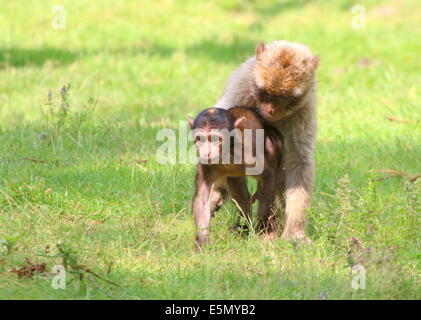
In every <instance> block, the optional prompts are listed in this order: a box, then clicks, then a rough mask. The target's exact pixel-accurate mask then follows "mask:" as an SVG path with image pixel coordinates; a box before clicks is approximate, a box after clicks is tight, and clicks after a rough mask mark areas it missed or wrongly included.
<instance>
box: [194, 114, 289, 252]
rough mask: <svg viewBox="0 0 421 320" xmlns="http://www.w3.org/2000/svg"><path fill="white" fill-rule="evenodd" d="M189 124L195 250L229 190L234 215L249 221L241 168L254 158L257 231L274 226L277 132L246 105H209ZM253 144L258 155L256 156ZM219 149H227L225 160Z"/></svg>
mask: <svg viewBox="0 0 421 320" xmlns="http://www.w3.org/2000/svg"><path fill="white" fill-rule="evenodd" d="M189 123H190V127H191V128H192V130H193V139H194V142H195V145H196V147H197V149H198V154H199V163H198V165H197V172H196V191H195V195H194V198H193V215H194V218H195V223H196V227H197V233H196V247H197V248H198V249H201V248H202V247H203V245H205V244H207V243H208V242H209V239H210V220H211V217H212V216H213V215H214V213H215V212H216V211H217V210H218V209H219V208H220V207H221V206H222V205H223V203H224V202H225V201H226V200H227V199H228V196H229V192H230V193H231V196H232V198H233V199H234V200H235V201H236V202H237V204H238V206H239V209H240V215H241V216H243V217H244V218H245V219H246V221H247V222H248V224H249V225H250V224H251V208H250V193H249V191H248V189H247V183H246V178H245V177H246V176H247V175H248V173H247V168H251V167H253V166H256V165H257V164H256V162H257V161H262V164H263V165H262V167H261V169H262V170H260V172H255V174H253V173H252V174H251V176H252V177H253V178H255V179H257V181H258V187H257V193H258V198H259V208H258V225H257V226H258V230H259V231H263V232H265V233H267V234H269V233H270V232H272V230H273V229H275V225H276V221H275V220H274V216H273V215H272V204H273V202H274V198H275V193H276V192H275V185H276V179H277V176H276V172H277V171H278V170H279V167H280V164H281V160H282V149H283V144H282V137H281V136H280V135H279V133H278V132H277V131H276V130H275V129H273V128H271V127H270V126H269V125H267V124H266V123H265V122H264V121H263V120H262V119H261V118H259V116H258V115H257V114H256V113H255V112H254V111H253V110H252V109H249V108H244V107H237V108H232V109H230V110H225V109H219V108H209V109H206V110H204V111H202V112H201V113H200V114H199V115H198V116H197V117H196V119H194V120H193V119H189ZM235 129H237V131H236V132H235ZM247 129H249V131H248V133H249V134H247ZM259 129H263V131H262V132H261V133H263V135H261V136H260V137H261V138H263V139H262V140H263V141H258V138H259V135H258V133H257V131H258V130H259ZM224 130H226V131H224ZM226 139H228V140H226ZM250 140H251V141H250ZM237 142H239V143H241V146H242V147H241V148H239V149H236V147H235V143H237ZM224 143H227V146H229V149H228V150H223V144H224ZM259 143H260V144H261V145H260V147H262V150H263V153H262V154H259V150H258V147H259V145H258V144H259ZM247 145H248V146H251V150H249V151H251V154H249V155H248V154H247V152H246V146H247ZM224 151H227V152H228V154H227V155H228V157H227V158H225V160H228V161H224V159H223V157H224ZM238 151H239V152H240V154H241V157H240V161H235V156H236V152H238ZM260 156H263V157H260ZM228 190H229V192H228Z"/></svg>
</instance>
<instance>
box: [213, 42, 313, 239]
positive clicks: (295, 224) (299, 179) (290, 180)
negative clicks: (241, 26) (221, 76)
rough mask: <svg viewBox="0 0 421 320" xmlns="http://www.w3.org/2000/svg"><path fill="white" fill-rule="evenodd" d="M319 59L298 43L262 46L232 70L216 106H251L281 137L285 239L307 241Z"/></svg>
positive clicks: (281, 191)
mask: <svg viewBox="0 0 421 320" xmlns="http://www.w3.org/2000/svg"><path fill="white" fill-rule="evenodd" d="M318 64H319V58H318V56H314V55H313V54H312V53H311V52H310V50H309V49H308V48H307V47H306V46H305V45H302V44H299V43H291V42H287V41H274V42H272V43H270V44H268V45H264V44H263V43H262V42H261V43H260V44H259V45H258V46H257V48H256V55H255V56H254V57H252V58H250V59H248V60H247V61H246V62H244V63H243V64H242V65H241V66H240V67H239V68H238V69H237V70H235V71H234V72H233V74H232V75H231V77H230V78H229V80H228V83H227V85H226V87H225V89H224V92H223V94H222V96H221V97H220V98H219V100H218V102H217V103H216V105H215V107H219V108H224V109H230V108H232V107H235V106H249V107H253V108H256V109H258V110H259V112H260V114H261V115H262V116H263V117H264V118H265V119H266V120H268V121H270V123H271V125H273V126H274V127H275V128H276V129H278V131H279V132H280V133H281V134H282V136H283V138H284V141H285V154H284V160H283V161H284V163H283V164H282V170H280V172H279V177H280V183H279V186H278V190H279V191H280V193H279V196H280V199H279V198H278V200H282V201H280V202H279V201H277V202H279V203H277V204H276V205H282V206H284V209H285V227H284V231H283V233H282V237H283V238H284V239H304V240H306V241H309V239H308V238H306V224H307V213H306V211H307V209H308V207H309V206H310V202H311V194H312V189H313V184H314V177H315V162H314V156H313V154H314V148H315V140H316V127H317V123H316V86H315V83H316V80H315V71H316V69H317V67H318Z"/></svg>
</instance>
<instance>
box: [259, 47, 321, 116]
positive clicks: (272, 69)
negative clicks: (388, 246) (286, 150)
mask: <svg viewBox="0 0 421 320" xmlns="http://www.w3.org/2000/svg"><path fill="white" fill-rule="evenodd" d="M318 65H319V57H318V56H314V55H313V54H312V53H311V52H310V50H309V49H308V48H307V47H306V46H305V45H303V44H299V43H291V42H287V41H274V42H272V43H270V44H268V45H265V44H264V43H263V42H260V43H259V44H258V46H257V48H256V65H255V68H254V80H255V83H256V99H257V102H258V107H259V110H260V113H261V114H262V115H263V117H265V118H266V119H267V120H269V121H277V120H280V119H282V118H283V117H285V116H287V115H289V114H291V113H292V112H294V107H295V106H297V105H299V103H300V100H301V99H302V98H303V97H304V96H305V94H306V93H307V91H308V90H309V89H310V88H311V87H312V85H313V83H314V74H315V71H316V69H317V67H318Z"/></svg>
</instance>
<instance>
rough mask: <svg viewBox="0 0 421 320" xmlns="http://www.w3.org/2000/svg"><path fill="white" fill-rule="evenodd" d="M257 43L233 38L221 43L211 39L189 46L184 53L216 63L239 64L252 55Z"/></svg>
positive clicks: (256, 41)
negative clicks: (228, 41)
mask: <svg viewBox="0 0 421 320" xmlns="http://www.w3.org/2000/svg"><path fill="white" fill-rule="evenodd" d="M258 41H259V40H251V39H244V38H242V39H240V38H238V37H235V38H234V39H233V40H232V41H231V42H230V43H223V42H221V41H220V40H218V39H217V38H216V37H213V38H208V39H205V40H202V41H201V42H199V43H196V44H194V45H192V46H190V47H189V48H187V50H186V52H187V54H188V55H191V56H199V57H205V58H206V59H211V60H214V61H217V62H237V63H241V62H243V61H244V59H246V58H248V57H251V56H252V55H253V54H254V49H255V47H256V45H257V43H258Z"/></svg>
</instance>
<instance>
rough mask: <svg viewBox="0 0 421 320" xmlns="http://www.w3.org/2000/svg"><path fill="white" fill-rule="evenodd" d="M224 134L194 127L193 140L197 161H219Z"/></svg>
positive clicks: (204, 162) (214, 162) (208, 162)
mask: <svg viewBox="0 0 421 320" xmlns="http://www.w3.org/2000/svg"><path fill="white" fill-rule="evenodd" d="M223 139H224V135H223V134H221V133H219V132H216V131H213V130H212V131H209V130H206V129H195V132H194V133H193V140H194V143H195V145H196V148H197V151H198V154H199V162H200V163H202V164H210V163H212V164H216V163H219V162H220V159H221V154H222V143H223Z"/></svg>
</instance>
